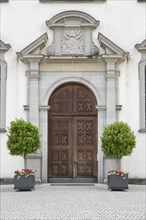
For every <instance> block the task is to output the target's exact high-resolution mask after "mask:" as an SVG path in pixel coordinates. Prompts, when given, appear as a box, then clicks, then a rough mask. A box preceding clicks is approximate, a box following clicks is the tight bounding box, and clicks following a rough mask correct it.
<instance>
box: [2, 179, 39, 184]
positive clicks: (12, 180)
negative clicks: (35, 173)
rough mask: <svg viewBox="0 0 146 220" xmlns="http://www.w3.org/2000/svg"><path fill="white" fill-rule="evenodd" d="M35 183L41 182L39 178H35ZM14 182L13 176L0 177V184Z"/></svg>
mask: <svg viewBox="0 0 146 220" xmlns="http://www.w3.org/2000/svg"><path fill="white" fill-rule="evenodd" d="M35 183H39V184H40V183H41V182H40V179H35ZM8 184H14V178H0V185H8Z"/></svg>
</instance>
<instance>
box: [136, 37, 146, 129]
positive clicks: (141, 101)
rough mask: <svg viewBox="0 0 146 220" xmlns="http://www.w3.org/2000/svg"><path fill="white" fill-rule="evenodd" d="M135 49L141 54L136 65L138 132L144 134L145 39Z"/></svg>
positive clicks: (145, 97) (145, 109) (145, 123)
mask: <svg viewBox="0 0 146 220" xmlns="http://www.w3.org/2000/svg"><path fill="white" fill-rule="evenodd" d="M135 47H136V48H137V50H138V51H139V52H140V53H141V60H140V62H139V64H138V67H139V68H138V71H139V108H140V109H139V110H140V129H139V132H146V39H145V40H144V41H143V42H142V43H141V44H136V45H135Z"/></svg>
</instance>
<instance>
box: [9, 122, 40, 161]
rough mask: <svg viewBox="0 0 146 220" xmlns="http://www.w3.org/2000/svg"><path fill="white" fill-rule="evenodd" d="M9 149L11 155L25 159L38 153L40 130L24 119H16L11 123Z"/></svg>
mask: <svg viewBox="0 0 146 220" xmlns="http://www.w3.org/2000/svg"><path fill="white" fill-rule="evenodd" d="M7 136H8V140H7V147H8V149H9V151H10V154H11V155H17V156H18V155H19V156H22V157H25V156H26V155H27V154H29V153H34V152H36V151H37V150H38V149H39V147H40V134H39V130H38V128H37V127H36V126H35V125H33V124H31V122H26V121H24V120H23V119H16V120H15V121H12V122H11V123H10V128H9V131H8V134H7Z"/></svg>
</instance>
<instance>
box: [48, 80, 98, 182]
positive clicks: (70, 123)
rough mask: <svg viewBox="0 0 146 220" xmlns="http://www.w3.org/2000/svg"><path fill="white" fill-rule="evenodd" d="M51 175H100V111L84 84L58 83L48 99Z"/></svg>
mask: <svg viewBox="0 0 146 220" xmlns="http://www.w3.org/2000/svg"><path fill="white" fill-rule="evenodd" d="M49 105H50V106H51V110H50V112H49V126H48V131H49V134H48V135H49V137H48V147H49V151H48V152H49V153H48V165H49V166H48V176H49V178H78V177H79V178H85V177H86V178H90V177H96V176H97V162H96V158H97V138H96V137H97V112H96V110H95V105H96V100H95V97H94V95H93V94H92V92H91V91H90V90H89V89H88V88H86V87H85V86H83V85H81V84H75V83H72V84H67V85H64V86H61V87H59V88H58V89H57V90H56V91H55V92H54V93H53V95H52V96H51V99H50V101H49Z"/></svg>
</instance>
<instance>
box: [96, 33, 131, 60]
mask: <svg viewBox="0 0 146 220" xmlns="http://www.w3.org/2000/svg"><path fill="white" fill-rule="evenodd" d="M98 40H99V43H100V46H101V48H102V49H104V54H103V55H102V56H106V55H107V56H111V57H119V58H120V57H121V58H126V57H127V56H128V54H129V53H128V52H125V51H124V50H123V49H121V48H120V47H119V46H117V45H116V44H115V43H113V42H112V41H111V40H109V39H108V38H107V37H105V36H104V35H103V34H101V33H99V34H98Z"/></svg>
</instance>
